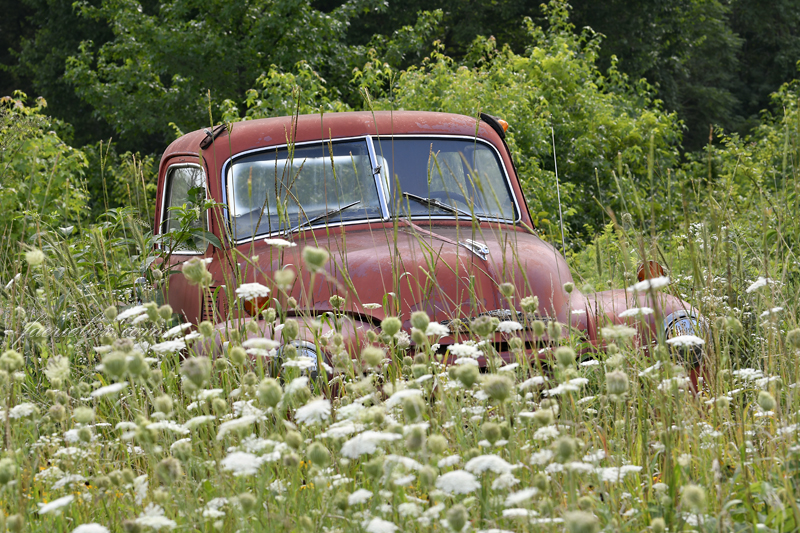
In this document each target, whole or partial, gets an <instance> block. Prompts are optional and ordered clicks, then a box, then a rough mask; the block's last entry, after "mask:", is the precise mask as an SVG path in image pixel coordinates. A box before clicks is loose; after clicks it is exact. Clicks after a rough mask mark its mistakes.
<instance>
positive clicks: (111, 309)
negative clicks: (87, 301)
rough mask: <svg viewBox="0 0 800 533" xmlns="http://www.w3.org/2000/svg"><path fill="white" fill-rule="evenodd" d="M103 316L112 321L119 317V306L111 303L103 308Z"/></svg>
mask: <svg viewBox="0 0 800 533" xmlns="http://www.w3.org/2000/svg"><path fill="white" fill-rule="evenodd" d="M103 316H105V317H106V320H108V321H109V322H111V321H112V320H114V319H115V318H117V307H116V306H115V305H109V306H108V307H106V308H105V309H103Z"/></svg>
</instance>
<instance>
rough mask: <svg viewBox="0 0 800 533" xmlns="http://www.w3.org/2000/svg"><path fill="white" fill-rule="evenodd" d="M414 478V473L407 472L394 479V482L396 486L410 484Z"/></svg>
mask: <svg viewBox="0 0 800 533" xmlns="http://www.w3.org/2000/svg"><path fill="white" fill-rule="evenodd" d="M415 479H417V477H416V476H415V475H414V474H408V475H405V476H401V477H399V478H397V479H395V480H394V484H395V486H397V487H405V486H407V485H411V484H412V483H413V482H414V480H415Z"/></svg>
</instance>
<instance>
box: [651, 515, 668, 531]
mask: <svg viewBox="0 0 800 533" xmlns="http://www.w3.org/2000/svg"><path fill="white" fill-rule="evenodd" d="M650 530H651V531H652V532H653V533H664V532H665V531H666V530H667V523H666V522H665V521H664V519H663V518H661V517H660V516H659V517H657V518H653V519H652V520H651V521H650Z"/></svg>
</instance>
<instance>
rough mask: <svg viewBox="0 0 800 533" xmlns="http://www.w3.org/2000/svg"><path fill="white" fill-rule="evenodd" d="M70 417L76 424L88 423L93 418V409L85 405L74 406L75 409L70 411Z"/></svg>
mask: <svg viewBox="0 0 800 533" xmlns="http://www.w3.org/2000/svg"><path fill="white" fill-rule="evenodd" d="M72 418H73V419H74V420H75V422H77V423H78V424H90V423H91V422H92V420H94V409H92V408H91V407H86V406H85V405H81V406H80V407H76V408H75V411H74V412H73V413H72Z"/></svg>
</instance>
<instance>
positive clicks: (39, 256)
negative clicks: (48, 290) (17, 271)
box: [25, 248, 44, 267]
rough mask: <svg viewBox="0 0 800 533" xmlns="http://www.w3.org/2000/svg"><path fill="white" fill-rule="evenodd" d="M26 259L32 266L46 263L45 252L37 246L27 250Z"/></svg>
mask: <svg viewBox="0 0 800 533" xmlns="http://www.w3.org/2000/svg"><path fill="white" fill-rule="evenodd" d="M25 261H27V263H28V264H29V265H30V266H32V267H35V266H39V265H41V264H42V263H44V252H42V251H41V250H39V249H35V248H34V249H33V250H31V251H30V252H25Z"/></svg>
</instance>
